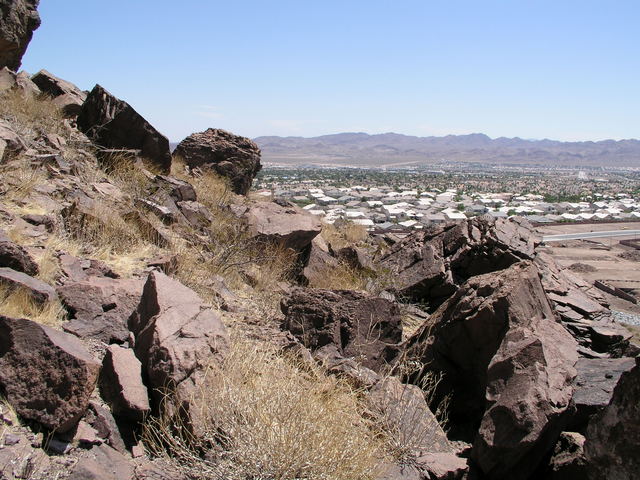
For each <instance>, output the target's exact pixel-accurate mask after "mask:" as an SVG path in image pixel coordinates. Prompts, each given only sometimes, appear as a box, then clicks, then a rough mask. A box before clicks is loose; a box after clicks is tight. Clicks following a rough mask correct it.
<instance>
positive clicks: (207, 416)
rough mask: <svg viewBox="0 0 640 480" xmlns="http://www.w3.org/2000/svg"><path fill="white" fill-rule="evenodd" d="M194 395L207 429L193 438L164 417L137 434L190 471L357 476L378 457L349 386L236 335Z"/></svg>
mask: <svg viewBox="0 0 640 480" xmlns="http://www.w3.org/2000/svg"><path fill="white" fill-rule="evenodd" d="M195 402H196V403H197V404H198V406H199V408H200V409H201V412H202V418H203V421H204V425H200V427H204V428H203V430H204V431H206V432H207V437H206V438H205V439H204V441H202V442H200V443H199V444H198V445H193V444H190V441H189V440H188V439H185V438H183V437H180V436H178V435H176V434H175V431H174V429H173V428H172V424H171V422H170V421H167V419H164V421H163V420H162V419H160V420H159V421H150V422H149V423H147V425H146V429H145V435H144V438H145V442H146V445H147V448H149V449H150V451H151V452H153V453H154V454H156V455H163V456H164V455H169V456H170V457H171V458H172V459H173V461H175V462H177V463H179V464H180V467H181V469H182V470H183V471H185V472H186V473H187V474H188V475H192V476H193V477H190V478H199V479H222V478H225V479H238V480H240V479H249V478H252V479H265V480H267V479H273V480H293V479H332V480H358V479H363V480H364V479H372V478H375V476H376V473H377V470H378V467H379V464H380V458H382V457H383V455H382V452H381V447H382V443H381V441H380V440H379V439H378V438H377V437H376V436H375V435H374V434H373V433H372V430H371V428H370V426H371V425H370V424H369V423H368V421H366V420H365V417H364V416H363V406H362V404H361V403H360V399H359V397H358V395H357V393H356V392H354V391H352V390H351V389H350V388H349V387H348V385H347V384H346V383H343V382H341V381H339V380H336V379H335V378H332V377H329V376H326V375H325V374H324V373H323V372H322V371H321V370H320V369H318V368H314V367H310V366H308V365H303V364H301V363H300V361H295V360H293V359H292V358H290V357H287V356H285V355H282V353H281V352H279V351H277V350H275V349H274V348H272V347H270V346H266V345H262V344H256V343H249V342H246V341H237V342H236V343H235V346H234V348H233V350H232V353H231V354H230V356H229V357H228V358H227V360H226V361H225V362H224V364H223V365H221V366H217V367H216V366H213V367H211V369H210V370H209V372H208V376H207V382H206V386H205V387H204V388H203V389H202V391H201V392H200V394H199V395H198V396H197V397H196V398H195Z"/></svg>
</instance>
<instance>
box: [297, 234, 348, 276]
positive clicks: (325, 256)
mask: <svg viewBox="0 0 640 480" xmlns="http://www.w3.org/2000/svg"><path fill="white" fill-rule="evenodd" d="M318 238H321V237H320V236H319V235H318V236H317V237H315V238H314V239H313V240H312V241H311V244H310V246H309V249H308V252H305V257H306V258H305V259H304V261H303V263H304V268H303V269H302V273H301V277H302V281H303V282H305V285H318V284H321V283H320V282H322V281H323V280H325V279H326V276H327V275H328V274H329V273H330V272H331V270H332V269H334V268H337V267H338V265H339V262H338V260H337V259H336V258H334V257H332V256H331V255H330V254H329V253H328V251H326V250H324V249H322V247H321V246H319V245H318V242H317V239H318Z"/></svg>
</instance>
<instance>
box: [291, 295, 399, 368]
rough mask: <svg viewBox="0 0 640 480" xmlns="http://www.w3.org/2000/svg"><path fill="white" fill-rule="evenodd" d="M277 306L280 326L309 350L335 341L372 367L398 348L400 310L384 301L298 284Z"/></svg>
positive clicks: (380, 365) (345, 354) (384, 361)
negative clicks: (281, 322) (279, 312)
mask: <svg viewBox="0 0 640 480" xmlns="http://www.w3.org/2000/svg"><path fill="white" fill-rule="evenodd" d="M281 309H282V312H283V313H284V315H285V319H284V323H283V327H284V328H285V329H287V330H289V331H291V333H293V334H294V335H295V336H296V337H297V338H298V339H299V340H300V341H301V342H302V344H303V345H304V346H305V347H307V348H309V349H310V350H311V351H315V350H317V349H319V348H321V347H324V346H325V345H335V346H336V347H337V348H338V353H339V354H340V355H342V356H343V357H354V358H355V360H356V361H357V362H358V363H360V364H361V365H363V366H365V367H367V368H370V369H372V370H374V371H378V370H380V369H381V368H383V367H384V366H385V365H387V363H388V362H390V361H391V360H392V359H394V358H395V356H396V355H397V353H398V351H399V346H398V344H399V342H400V341H401V339H402V325H401V319H400V309H399V308H398V305H397V304H396V303H393V302H390V301H389V300H385V299H383V298H379V297H374V296H370V295H367V294H364V293H359V292H354V291H349V290H321V289H311V288H297V289H294V290H293V291H292V292H291V293H290V294H289V295H288V296H287V297H285V298H284V299H283V300H282V302H281Z"/></svg>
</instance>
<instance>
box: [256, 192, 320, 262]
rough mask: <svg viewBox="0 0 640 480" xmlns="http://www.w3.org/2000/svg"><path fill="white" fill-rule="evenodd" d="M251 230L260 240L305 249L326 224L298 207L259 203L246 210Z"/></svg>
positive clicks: (299, 249) (300, 249)
mask: <svg viewBox="0 0 640 480" xmlns="http://www.w3.org/2000/svg"><path fill="white" fill-rule="evenodd" d="M245 218H246V220H247V223H248V225H249V230H250V232H251V233H252V234H253V235H254V236H255V237H256V238H258V239H260V240H264V241H266V242H271V243H275V244H278V245H282V246H283V247H284V248H291V249H293V250H296V251H299V252H301V251H302V250H304V249H305V248H307V247H308V246H309V244H310V243H311V241H312V240H313V239H314V238H315V237H316V235H318V234H319V233H320V232H321V231H322V223H320V221H319V220H318V219H317V217H314V216H313V215H310V214H308V213H307V212H305V211H304V210H302V209H301V208H298V207H294V206H290V207H283V206H280V205H278V204H277V203H274V202H256V203H255V204H253V205H251V207H250V208H249V210H248V211H247V212H246V213H245Z"/></svg>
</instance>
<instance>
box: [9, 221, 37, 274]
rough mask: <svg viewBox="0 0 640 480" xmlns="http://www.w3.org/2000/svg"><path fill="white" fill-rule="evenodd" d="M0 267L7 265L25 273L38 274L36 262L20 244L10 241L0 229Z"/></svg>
mask: <svg viewBox="0 0 640 480" xmlns="http://www.w3.org/2000/svg"><path fill="white" fill-rule="evenodd" d="M0 267H8V268H11V269H13V270H16V271H18V272H22V273H25V274H27V275H31V276H33V275H37V274H38V264H37V263H36V262H34V261H33V259H32V258H31V255H29V253H27V251H26V250H25V249H24V248H22V247H21V246H20V245H18V244H16V243H14V242H12V241H11V240H10V239H9V237H7V236H6V235H5V234H4V232H3V231H2V230H0Z"/></svg>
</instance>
